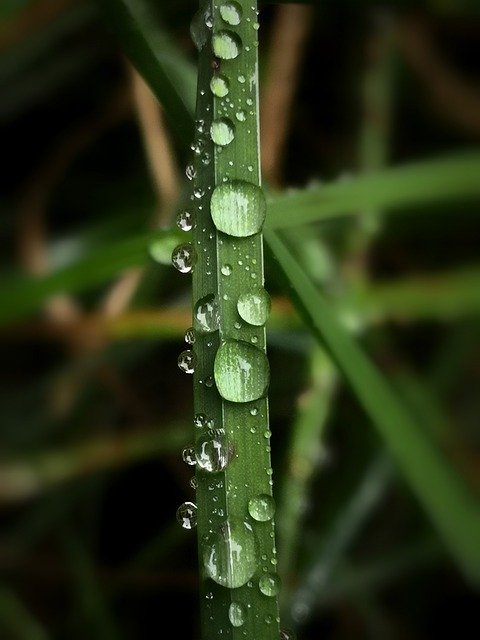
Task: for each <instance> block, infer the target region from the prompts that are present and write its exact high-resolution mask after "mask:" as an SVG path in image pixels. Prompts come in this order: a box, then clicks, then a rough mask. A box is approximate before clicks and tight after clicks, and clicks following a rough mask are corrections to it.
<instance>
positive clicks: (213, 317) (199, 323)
mask: <svg viewBox="0 0 480 640" xmlns="http://www.w3.org/2000/svg"><path fill="white" fill-rule="evenodd" d="M193 318H194V323H195V329H196V330H197V331H201V332H204V333H211V332H212V331H216V330H217V329H218V326H219V323H220V311H219V307H218V302H217V298H216V296H214V295H213V293H211V294H209V295H207V296H204V297H203V298H200V300H198V302H197V303H196V304H195V307H194V310H193Z"/></svg>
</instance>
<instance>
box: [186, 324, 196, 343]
mask: <svg viewBox="0 0 480 640" xmlns="http://www.w3.org/2000/svg"><path fill="white" fill-rule="evenodd" d="M184 338H185V342H186V343H187V344H195V329H194V328H193V327H190V328H189V329H187V330H186V331H185V336H184Z"/></svg>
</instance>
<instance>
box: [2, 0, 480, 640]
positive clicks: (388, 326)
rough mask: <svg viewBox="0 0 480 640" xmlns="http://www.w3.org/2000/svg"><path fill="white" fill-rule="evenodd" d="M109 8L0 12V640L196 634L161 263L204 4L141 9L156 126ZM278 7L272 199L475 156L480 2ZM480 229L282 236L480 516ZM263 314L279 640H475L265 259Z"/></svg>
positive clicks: (431, 541) (383, 459) (462, 601)
mask: <svg viewBox="0 0 480 640" xmlns="http://www.w3.org/2000/svg"><path fill="white" fill-rule="evenodd" d="M118 4H119V5H120V4H122V5H126V6H128V5H129V4H130V5H131V6H135V5H136V3H134V2H133V1H132V2H130V3H129V2H123V3H118ZM104 5H108V3H102V2H99V3H98V4H96V3H95V2H91V1H89V0H9V1H8V0H4V2H3V3H2V5H1V7H0V20H1V22H0V87H1V94H0V95H1V98H0V127H1V137H2V149H3V152H2V157H3V162H2V171H1V173H0V184H1V190H0V206H1V219H0V225H1V243H2V252H1V257H0V263H1V274H0V287H1V288H0V301H1V303H0V322H1V327H0V331H1V336H0V352H1V362H2V367H1V370H0V376H1V382H2V384H1V388H0V414H1V426H0V442H1V457H0V509H1V516H0V517H1V523H2V526H1V532H0V638H1V639H2V640H47V639H52V640H53V639H58V640H63V639H64V638H71V639H78V640H84V639H85V638H87V637H88V638H92V639H96V638H98V639H100V638H102V640H105V639H112V640H113V639H123V640H127V639H128V640H129V639H133V638H142V639H143V638H150V637H153V636H154V635H159V636H162V635H163V634H165V633H166V629H167V628H168V629H173V630H174V631H173V632H174V633H175V636H176V637H179V638H194V637H197V635H198V613H197V610H198V603H197V591H196V586H197V559H196V541H195V536H194V535H188V532H184V531H183V530H181V529H180V527H179V526H178V525H177V523H176V522H175V510H176V508H177V506H178V505H179V504H180V503H181V502H182V501H184V500H185V499H194V498H193V490H192V489H191V487H190V485H189V479H190V475H191V473H190V470H189V469H188V468H187V467H186V465H185V464H184V463H183V461H182V457H181V451H182V448H183V446H184V445H185V444H188V442H189V440H190V438H191V429H192V390H191V380H190V378H188V377H187V376H184V375H183V374H182V373H181V372H180V371H179V370H178V368H177V366H176V359H177V355H178V353H179V351H180V350H181V349H182V343H183V333H184V331H185V330H186V329H187V328H188V326H189V325H190V281H189V279H188V277H185V276H182V275H181V274H178V273H177V272H176V271H175V270H174V269H173V268H172V267H171V266H170V264H169V251H170V249H171V246H172V243H173V245H174V244H176V243H177V240H178V232H177V231H172V230H171V228H172V220H173V216H174V214H175V211H176V209H177V208H178V206H179V203H181V202H182V201H184V199H185V194H186V193H187V185H186V178H184V167H185V165H186V163H187V162H188V161H189V160H190V157H191V153H192V152H191V149H190V147H189V140H190V129H189V127H190V124H191V123H189V121H188V109H186V111H185V113H186V114H187V116H185V117H184V114H182V112H181V110H178V109H175V108H173V107H175V103H171V102H170V98H169V96H171V95H172V94H171V93H169V92H170V90H171V86H170V84H169V83H172V84H173V85H174V86H175V87H177V88H178V92H179V95H181V96H183V97H184V98H185V104H186V105H188V104H190V105H191V104H192V100H194V95H195V89H196V87H195V84H196V76H195V62H196V50H195V48H194V46H193V44H192V41H191V38H190V33H189V23H190V20H191V18H192V15H193V13H194V11H195V10H196V3H194V2H193V0H188V1H187V0H177V1H176V2H153V1H152V2H145V0H143V1H142V2H139V3H137V6H138V7H143V6H144V5H149V10H150V11H151V16H152V20H153V22H152V23H151V26H153V25H154V26H155V30H156V31H155V37H156V38H157V40H155V42H156V43H157V44H156V46H159V47H161V49H162V51H163V52H164V54H165V56H166V59H167V60H169V61H170V62H169V64H171V68H172V69H173V70H174V75H173V78H172V77H171V78H168V77H167V78H166V79H165V78H159V77H153V80H152V78H150V81H153V82H155V83H156V93H157V95H159V94H160V95H164V96H165V103H164V105H163V106H164V108H163V109H162V108H161V107H159V105H158V103H157V101H156V99H155V98H153V96H152V94H151V93H150V91H149V89H148V88H147V86H146V85H145V83H144V81H143V80H142V78H141V77H140V75H139V74H138V73H137V72H136V71H135V70H134V68H133V66H132V65H131V64H130V62H129V61H128V60H127V58H126V56H125V49H124V44H125V43H124V42H122V41H121V40H119V39H118V36H119V32H118V31H117V29H116V26H115V25H113V24H111V22H110V20H109V14H108V11H107V13H104V12H103V8H104ZM260 8H261V10H260V16H259V22H260V46H259V58H260V79H261V88H262V89H261V95H260V107H261V124H262V127H261V148H262V167H263V175H264V182H265V185H266V188H267V190H268V191H269V193H271V194H274V195H275V196H276V197H281V196H282V195H283V194H285V193H296V190H300V189H316V188H318V186H320V187H321V186H322V184H323V183H324V182H325V183H330V182H332V181H335V182H337V183H342V182H344V183H345V184H348V183H349V181H351V180H354V179H355V176H357V175H358V174H360V173H364V172H371V171H377V170H380V169H381V168H382V167H384V166H386V167H390V166H392V167H393V166H397V165H401V164H403V163H408V162H412V161H420V160H428V159H435V158H437V157H442V156H445V155H447V156H448V155H449V154H453V153H457V152H476V151H478V144H479V139H480V82H479V81H480V66H479V64H478V60H480V38H479V35H480V12H479V11H478V4H477V3H476V2H466V1H465V2H462V1H456V2H453V1H449V0H436V1H434V0H429V1H427V0H425V1H424V2H406V1H405V2H402V1H397V2H385V3H373V2H367V1H364V2H354V1H353V0H349V1H342V2H328V1H325V2H320V1H319V2H315V3H312V4H274V3H272V4H267V3H265V4H262V5H260ZM120 35H121V34H120ZM160 36H161V37H160ZM162 92H163V93H162ZM172 105H173V107H172ZM182 118H183V119H182ZM470 167H471V170H475V171H476V175H478V178H479V182H480V171H479V169H480V167H479V164H478V162H477V164H476V165H475V164H472V165H470ZM400 195H401V194H399V196H400ZM477 196H478V190H477ZM478 209H479V198H478V197H477V198H472V197H470V198H466V199H462V198H458V199H457V200H454V201H452V200H448V201H439V202H434V203H432V204H429V205H428V206H425V205H422V206H420V205H419V206H415V204H413V205H409V206H408V207H407V208H405V209H402V210H401V211H400V212H399V213H398V215H396V214H395V215H391V216H390V215H389V216H388V217H383V216H380V215H378V214H379V212H378V211H374V210H368V211H357V210H352V211H348V213H350V214H352V215H351V216H349V217H338V218H332V219H327V220H324V221H321V222H319V223H318V224H314V225H311V226H309V227H298V228H292V229H290V230H288V231H287V232H286V233H285V236H284V237H285V239H286V241H287V242H288V245H289V247H290V248H291V250H292V251H293V252H294V254H295V255H296V256H297V258H298V260H299V262H301V263H302V264H303V266H304V268H305V270H306V271H307V272H308V273H309V274H310V275H311V277H312V278H313V279H314V280H315V282H316V283H317V284H318V286H319V287H321V288H322V290H323V291H324V292H325V294H326V295H327V296H328V299H329V300H331V301H332V305H333V307H334V308H335V309H338V317H339V322H341V323H342V324H343V326H345V327H347V328H348V330H349V331H350V332H351V333H352V335H354V336H355V338H356V339H357V340H358V341H359V342H361V343H362V346H363V347H364V348H365V350H366V351H367V352H368V353H369V354H370V356H371V358H372V359H373V361H374V362H375V363H376V364H377V365H378V367H379V368H380V369H381V370H382V371H383V373H384V374H385V376H387V377H388V378H389V379H390V380H391V381H392V383H393V385H394V387H395V389H396V391H398V394H399V396H400V397H401V398H402V400H403V402H404V403H405V404H406V405H407V406H408V407H409V409H410V411H411V412H412V413H413V414H414V415H415V416H416V418H417V420H418V422H419V424H420V425H422V426H423V427H424V429H425V431H426V432H427V433H428V434H429V436H430V437H431V439H432V441H434V442H435V446H438V447H439V448H440V449H441V450H442V452H443V453H444V454H445V456H446V457H447V459H448V461H449V463H450V465H451V466H452V468H453V469H454V471H455V474H456V475H457V476H458V477H459V478H461V480H462V482H465V484H466V486H467V487H468V491H469V492H470V493H471V495H472V496H473V497H474V499H475V500H476V502H477V503H478V496H479V493H480V457H479V456H480V449H479V447H480V430H479V426H478V424H479V420H478V418H479V415H480V411H479V410H480V394H479V392H478V390H479V375H480V368H479V363H480V358H479V355H480V343H479V341H478V337H479V332H480V328H479V324H478V315H479V312H480V286H479V285H480V277H479V274H480V264H479V261H478V249H479V238H480V234H479V231H480V227H479V223H478ZM295 213H296V211H295V209H293V210H292V211H291V215H292V216H295ZM404 214H405V215H404ZM406 214H408V215H406ZM173 227H174V225H173ZM158 229H160V231H158ZM162 229H166V231H164V232H163V231H161V230H162ZM162 234H163V235H162ZM154 236H155V237H157V236H158V237H159V238H160V240H161V241H160V242H159V243H157V244H156V245H151V244H150V242H151V240H152V238H153V237H154ZM149 246H150V247H151V250H150V251H148V247H149ZM152 256H153V257H156V258H157V260H154V259H153V257H152ZM266 287H267V289H268V290H269V291H270V293H271V295H272V299H273V311H272V316H271V320H270V321H269V325H268V327H267V336H268V349H269V358H270V363H271V369H272V380H271V387H270V395H269V397H270V410H271V430H272V433H273V436H272V458H273V468H274V479H275V481H276V484H275V493H276V495H277V496H278V498H277V504H278V535H279V541H278V542H279V552H280V556H279V562H280V569H281V574H282V578H283V595H282V597H283V603H282V606H283V617H284V619H285V620H286V621H288V622H289V623H290V624H291V626H296V627H298V632H299V637H300V638H301V639H304V640H307V639H310V638H311V639H313V638H318V637H320V636H321V637H323V638H329V639H330V638H331V639H338V640H343V639H347V638H348V639H350V638H353V637H355V638H374V639H377V638H378V639H381V640H390V639H391V640H397V639H403V638H408V639H409V640H417V639H418V640H424V639H425V640H426V639H427V638H433V637H446V636H452V637H456V638H462V637H467V633H469V632H467V629H469V628H470V627H473V628H476V626H477V624H476V619H477V615H478V607H479V605H480V599H479V592H478V585H477V584H475V583H472V582H470V581H469V580H468V579H467V578H466V577H465V575H464V572H462V571H461V570H460V568H459V567H458V566H457V565H456V563H455V562H454V560H453V559H452V557H451V555H450V553H449V552H448V550H447V549H446V548H445V546H444V543H443V542H442V540H441V539H440V538H439V536H438V534H437V532H436V530H435V528H434V527H433V526H432V523H431V521H430V520H429V518H428V517H427V516H426V514H425V513H424V511H423V509H422V508H421V507H420V505H419V503H418V501H417V497H416V495H415V492H414V491H412V488H411V487H410V486H408V484H406V483H405V482H404V478H403V477H402V475H401V474H399V473H398V470H397V469H396V467H395V465H394V464H392V462H391V461H390V459H389V457H388V454H387V453H386V452H385V451H384V444H383V442H382V441H381V439H380V438H379V435H378V433H377V432H376V431H374V430H373V429H372V426H371V424H370V421H369V419H368V418H367V417H366V415H365V414H364V412H363V410H362V409H361V407H360V406H359V404H358V401H357V400H356V398H355V395H354V394H352V392H351V391H350V390H349V388H348V387H347V386H346V385H345V384H344V382H343V380H342V377H341V375H339V373H338V372H337V371H336V369H335V367H334V366H333V365H332V364H331V362H330V360H329V359H328V357H327V356H326V355H325V353H324V352H323V350H321V349H320V348H319V347H318V346H316V345H315V343H314V341H313V339H312V335H311V332H310V328H309V327H308V326H307V325H306V324H305V323H304V322H302V321H301V320H300V318H299V316H298V315H297V312H296V310H295V309H294V307H293V306H292V304H291V302H290V300H289V298H288V295H289V292H288V290H286V289H285V288H284V287H283V286H282V284H281V281H280V280H279V279H278V273H277V265H276V263H275V262H274V261H273V260H272V258H271V257H270V254H267V263H266ZM292 452H293V453H292ZM478 508H480V506H479V507H478ZM454 517H455V514H453V513H452V518H454ZM461 524H462V523H458V526H461ZM479 543H480V540H479ZM477 557H478V555H477ZM479 569H480V568H479V567H472V573H475V570H476V573H477V575H478V573H479Z"/></svg>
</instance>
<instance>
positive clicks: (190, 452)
mask: <svg viewBox="0 0 480 640" xmlns="http://www.w3.org/2000/svg"><path fill="white" fill-rule="evenodd" d="M182 460H183V461H184V462H185V463H186V464H188V465H190V466H191V467H193V465H195V464H197V459H196V458H195V449H194V448H193V447H186V448H185V449H184V450H183V451H182Z"/></svg>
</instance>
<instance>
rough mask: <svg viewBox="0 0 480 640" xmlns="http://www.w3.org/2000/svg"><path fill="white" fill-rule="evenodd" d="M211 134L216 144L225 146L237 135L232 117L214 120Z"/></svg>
mask: <svg viewBox="0 0 480 640" xmlns="http://www.w3.org/2000/svg"><path fill="white" fill-rule="evenodd" d="M210 135H211V136H212V140H213V142H214V143H215V144H218V145H219V146H220V147H225V146H226V145H227V144H230V142H231V141H232V140H233V138H234V137H235V125H234V124H233V122H232V121H231V120H230V118H218V119H217V120H214V121H213V122H212V126H211V127H210Z"/></svg>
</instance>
